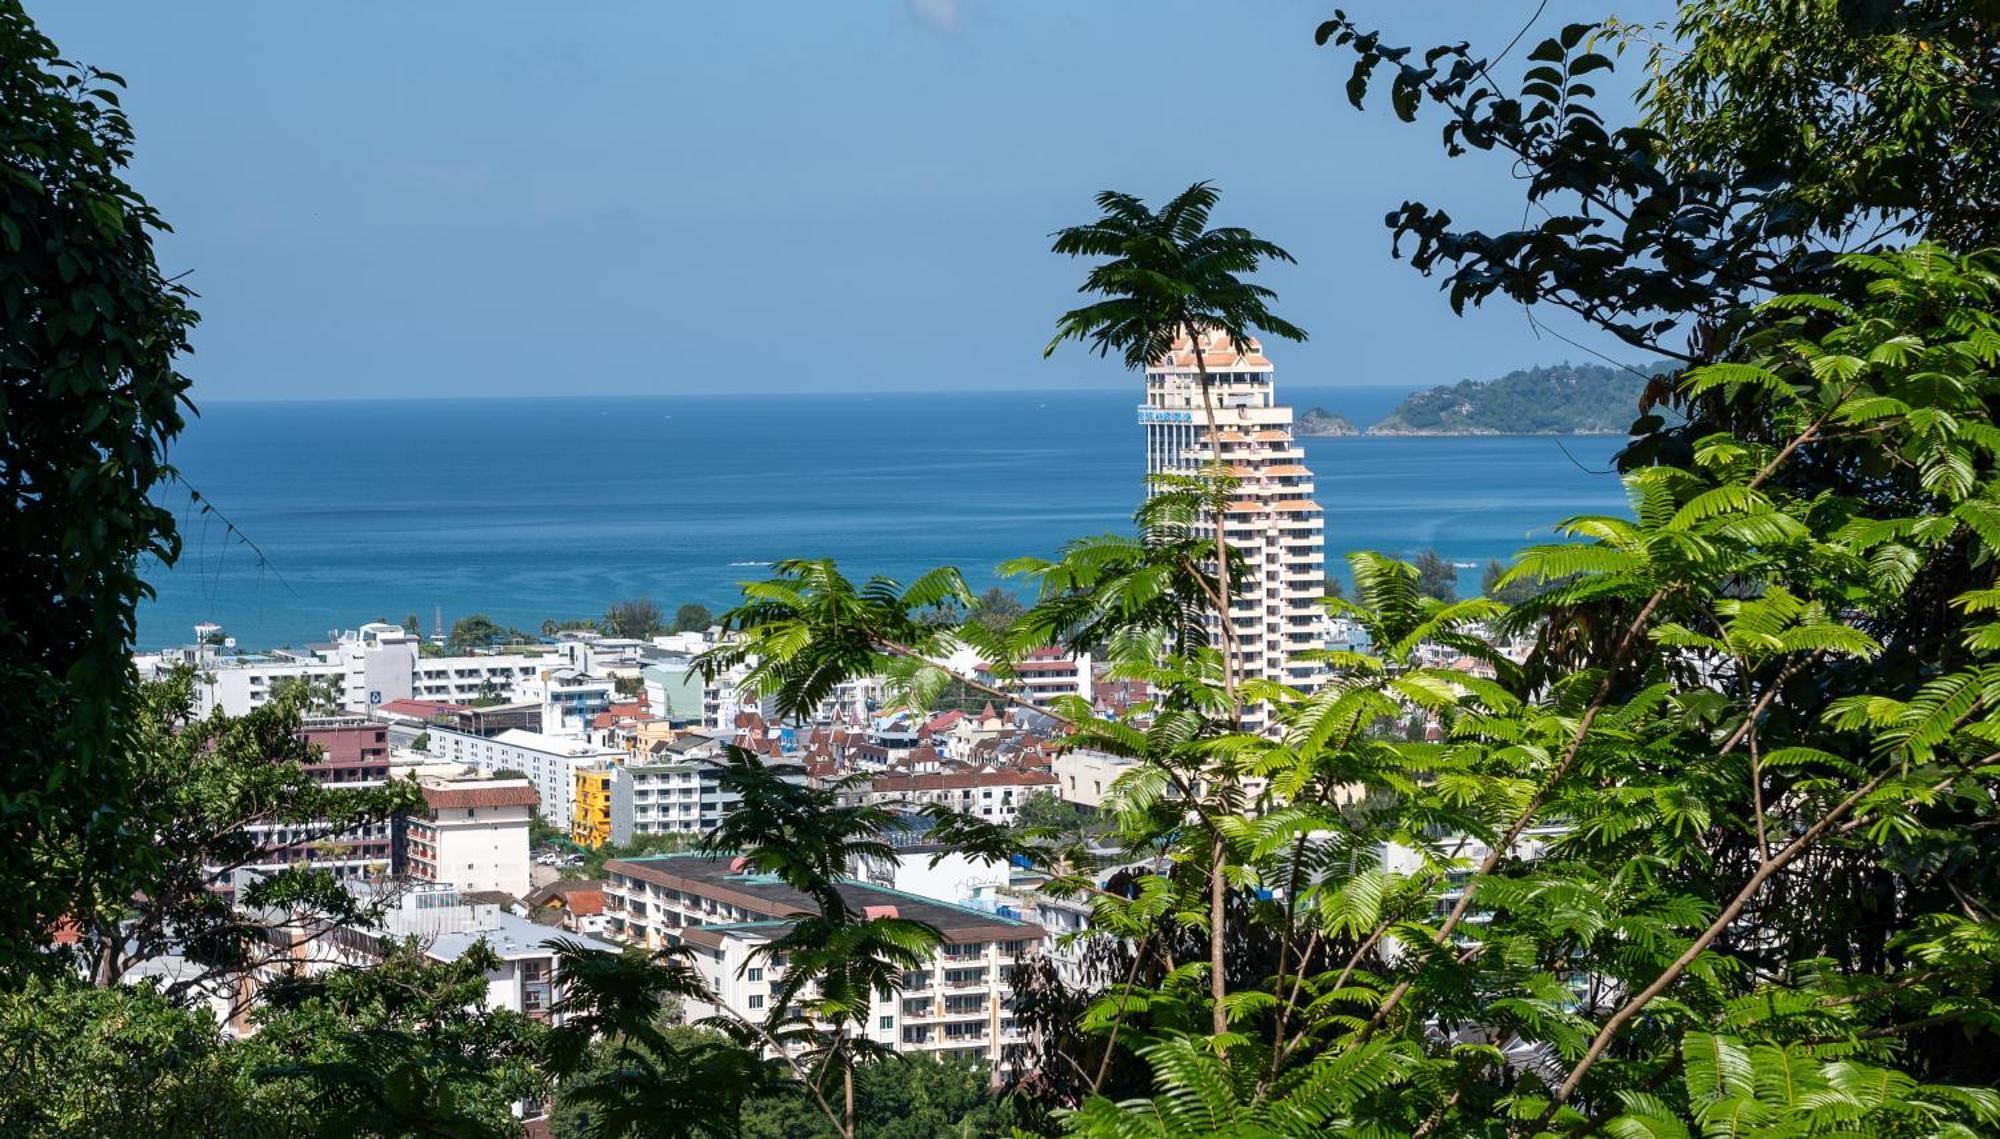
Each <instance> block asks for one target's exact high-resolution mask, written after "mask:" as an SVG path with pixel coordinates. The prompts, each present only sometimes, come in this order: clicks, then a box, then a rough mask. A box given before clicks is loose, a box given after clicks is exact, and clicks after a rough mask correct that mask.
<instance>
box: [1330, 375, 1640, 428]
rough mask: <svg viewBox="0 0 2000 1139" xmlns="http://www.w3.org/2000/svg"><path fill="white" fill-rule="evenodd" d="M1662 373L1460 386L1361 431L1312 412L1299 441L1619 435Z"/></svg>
mask: <svg viewBox="0 0 2000 1139" xmlns="http://www.w3.org/2000/svg"><path fill="white" fill-rule="evenodd" d="M1664 367H1665V366H1664V365H1650V366H1637V367H1623V366H1613V365H1608V364H1552V365H1548V366H1545V367H1539V368H1526V369H1522V370H1520V371H1514V372H1509V373H1507V374H1506V375H1504V376H1501V377H1499V378H1498V379H1493V380H1463V381H1461V382H1459V383H1457V384H1452V385H1449V386H1447V385H1442V384H1441V385H1439V386H1437V387H1434V388H1425V389H1424V390H1422V391H1417V392H1412V393H1410V395H1409V396H1408V397H1407V398H1405V399H1404V400H1403V402H1402V403H1400V404H1398V405H1397V406H1396V408H1395V410H1393V411H1391V412H1390V413H1389V414H1388V416H1387V417H1386V418H1384V419H1383V420H1382V421H1381V422H1379V423H1376V424H1374V425H1372V426H1370V427H1369V428H1367V429H1366V430H1365V431H1363V430H1360V429H1358V428H1356V427H1355V425H1354V424H1353V423H1352V422H1350V421H1349V420H1347V419H1346V418H1345V417H1344V416H1341V415H1339V414H1337V413H1335V412H1332V411H1329V410H1327V409H1326V408H1323V407H1314V408H1310V409H1308V410H1307V411H1305V412H1303V413H1302V414H1301V415H1300V417H1299V423H1298V428H1297V431H1298V434H1300V435H1311V436H1322V437H1323V436H1339V435H1361V434H1366V435H1374V436H1406V435H1624V434H1626V433H1627V432H1628V431H1630V430H1631V426H1632V421H1633V420H1635V419H1637V418H1639V396H1640V394H1641V393H1642V392H1643V391H1644V390H1645V387H1646V384H1647V383H1648V382H1650V381H1651V380H1652V378H1653V377H1654V376H1655V375H1656V374H1658V373H1659V372H1660V371H1662V370H1664Z"/></svg>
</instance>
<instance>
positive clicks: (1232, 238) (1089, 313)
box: [1043, 182, 1306, 701]
mask: <svg viewBox="0 0 2000 1139" xmlns="http://www.w3.org/2000/svg"><path fill="white" fill-rule="evenodd" d="M1220 197H1221V192H1220V191H1218V190H1217V189H1216V188H1215V187H1214V186H1213V185H1211V184H1210V183H1207V182H1197V183H1195V184H1194V185H1192V186H1189V187H1188V188H1187V189H1185V190H1183V191H1181V192H1180V194H1178V195H1176V196H1175V197H1174V198H1173V200H1171V201H1169V202H1168V203H1167V204H1166V205H1165V206H1163V207H1161V208H1160V210H1159V211H1158V212H1155V211H1153V210H1152V209H1150V208H1148V207H1147V205H1146V203H1145V202H1143V201H1141V200H1140V199H1138V198H1136V197H1134V196H1132V195H1131V194H1123V193H1119V192H1118V191H1116V190H1106V191H1104V192H1103V193H1101V194H1099V195H1097V207H1098V210H1099V216H1098V218H1097V220H1096V221H1093V222H1089V223H1087V224H1085V225H1079V226H1071V227H1069V228H1068V229H1064V230H1059V231H1058V232H1057V233H1056V235H1055V239H1056V240H1055V246H1054V250H1055V252H1057V253H1061V254H1065V255H1067V256H1070V257H1103V258H1108V259H1109V260H1106V261H1103V262H1101V263H1099V264H1097V265H1095V266H1092V268H1091V270H1090V273H1089V275H1088V276H1086V277H1085V278H1084V282H1083V285H1082V286H1081V287H1080V288H1079V289H1078V290H1077V291H1078V292H1082V293H1091V294H1096V295H1097V296H1099V297H1101V298H1103V299H1101V300H1098V301H1094V302H1092V303H1090V304H1087V305H1084V306H1082V307H1081V308H1075V309H1071V310H1070V311H1068V312H1066V313H1064V314H1063V315H1062V317H1061V319H1059V320H1058V321H1057V322H1056V335H1055V338H1054V339H1052V340H1050V341H1049V344H1048V347H1047V348H1046V349H1044V350H1043V355H1045V356H1046V355H1052V354H1054V352H1055V350H1056V349H1057V348H1059V347H1061V346H1062V344H1063V342H1064V341H1067V340H1075V341H1078V342H1080V343H1087V344H1088V345H1089V346H1090V349H1091V350H1092V351H1094V352H1096V353H1097V354H1098V355H1100V356H1108V355H1110V354H1112V353H1113V352H1116V353H1117V354H1118V355H1119V358H1120V359H1122V360H1123V361H1124V364H1125V366H1126V367H1127V368H1130V369H1132V370H1133V371H1139V372H1143V371H1144V370H1145V368H1146V366H1147V365H1149V364H1151V363H1153V362H1154V361H1156V360H1159V359H1161V358H1163V357H1165V356H1166V355H1167V354H1168V353H1169V352H1171V351H1172V350H1173V347H1174V342H1175V341H1176V340H1177V339H1179V338H1180V337H1182V336H1186V337H1187V338H1188V344H1189V346H1190V347H1191V348H1192V349H1193V354H1194V365H1195V372H1196V374H1197V375H1198V376H1199V377H1200V386H1201V406H1202V414H1203V416H1204V419H1205V421H1206V424H1207V426H1208V434H1209V439H1210V444H1211V449H1212V452H1213V453H1212V454H1211V456H1210V460H1211V462H1210V474H1211V478H1212V483H1213V484H1215V486H1216V488H1217V489H1218V490H1219V488H1220V485H1221V484H1222V482H1223V479H1222V473H1223V468H1222V442H1221V433H1220V430H1219V429H1218V427H1217V424H1216V421H1215V402H1214V400H1213V399H1211V398H1210V390H1209V389H1210V379H1209V374H1208V361H1207V355H1206V353H1205V352H1204V351H1203V350H1202V338H1203V336H1204V335H1214V336H1219V337H1223V338H1226V339H1227V340H1228V341H1229V344H1230V346H1231V347H1233V348H1234V349H1235V350H1236V351H1237V352H1239V353H1245V352H1248V351H1249V350H1250V335H1251V332H1252V331H1253V330H1254V331H1258V332H1262V333H1265V334H1266V335H1273V336H1281V337H1284V338H1285V339H1287V340H1304V339H1305V338H1306V333H1305V330H1304V329H1301V328H1299V327H1298V326H1297V325H1294V324H1292V323H1290V322H1289V321H1286V320H1283V319H1281V318H1280V317H1278V316H1277V315H1276V314H1275V313H1273V312H1272V311H1271V309H1270V303H1271V302H1272V301H1274V300H1276V299H1277V294H1276V293H1274V292H1272V291H1271V290H1270V289H1268V288H1265V287H1264V286H1262V285H1257V284H1252V283H1251V282H1249V281H1246V280H1244V279H1243V275H1244V274H1248V273H1254V272H1256V271H1257V268H1258V266H1260V265H1261V264H1263V263H1264V262H1265V261H1285V262H1290V261H1291V260H1292V255H1291V254H1289V253H1287V252H1285V251H1284V250H1283V249H1282V248H1280V247H1279V246H1277V245H1275V244H1273V243H1272V242H1269V241H1266V240H1264V239H1263V238H1261V237H1258V236H1257V235H1256V234H1254V233H1252V232H1250V231H1249V230H1247V229H1241V228H1238V227H1235V226H1223V227H1218V228H1216V229H1209V228H1208V218H1209V215H1210V213H1212V212H1213V211H1214V209H1215V203H1216V201H1217V200H1218V199H1219V198H1220ZM1213 521H1214V525H1215V549H1216V557H1215V567H1214V573H1215V584H1216V593H1217V596H1218V598H1219V604H1220V606H1221V611H1220V612H1219V613H1218V614H1217V620H1218V623H1219V626H1220V628H1221V630H1222V640H1223V646H1222V647H1223V649H1224V655H1225V657H1229V656H1231V655H1233V650H1232V644H1233V641H1234V639H1235V637H1234V631H1233V630H1232V629H1231V628H1230V625H1229V607H1228V599H1229V598H1230V596H1231V590H1230V584H1229V583H1230V572H1229V559H1228V558H1227V556H1226V555H1225V552H1224V551H1225V549H1226V540H1225V539H1224V537H1223V533H1222V517H1221V514H1220V511H1217V512H1216V517H1215V518H1214V520H1213ZM1223 682H1224V686H1225V688H1226V689H1227V690H1228V691H1229V693H1230V698H1231V700H1232V701H1233V700H1234V699H1235V665H1234V662H1233V661H1231V662H1230V666H1229V667H1228V668H1226V669H1225V670H1224V673H1223Z"/></svg>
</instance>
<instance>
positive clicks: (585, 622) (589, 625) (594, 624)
mask: <svg viewBox="0 0 2000 1139" xmlns="http://www.w3.org/2000/svg"><path fill="white" fill-rule="evenodd" d="M541 631H542V636H544V637H559V636H562V635H563V634H564V633H569V632H589V633H601V632H603V631H604V622H603V621H602V620H601V619H600V618H596V617H572V618H570V619H569V620H566V621H558V620H556V619H555V618H553V617H550V618H545V619H544V620H543V621H542V624H541Z"/></svg>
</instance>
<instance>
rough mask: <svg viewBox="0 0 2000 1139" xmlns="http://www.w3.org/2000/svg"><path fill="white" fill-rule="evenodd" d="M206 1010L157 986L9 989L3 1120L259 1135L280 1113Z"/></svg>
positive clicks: (58, 1129)
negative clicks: (273, 1111)
mask: <svg viewBox="0 0 2000 1139" xmlns="http://www.w3.org/2000/svg"><path fill="white" fill-rule="evenodd" d="M240 1050H241V1046H240V1045H230V1044H226V1043H225V1042H224V1040H223V1038H222V1037H221V1035H220V1034H219V1033H217V1032H216V1030H215V1022H214V1020H213V1019H212V1018H211V1017H210V1016H209V1015H208V1012H207V1011H206V1010H194V1009H189V1008H187V1007H185V1006H184V1005H182V1004H180V1003H179V1002H177V1001H175V1000H173V999H172V998H170V997H168V996H166V995H165V994H163V993H160V992H158V991H157V990H155V989H152V988H150V987H147V986H118V987H113V988H93V987H91V986H88V985H84V984H80V983H78V982H77V981H76V980H74V979H70V978H47V979H30V980H28V981H27V982H26V983H25V984H24V985H23V986H22V987H21V988H18V989H16V988H12V987H7V988H0V1053H4V1054H5V1055H6V1057H7V1060H6V1071H7V1078H6V1079H4V1080H0V1119H3V1120H5V1121H6V1127H7V1130H8V1131H9V1133H12V1134H17V1135H35V1136H44V1137H47V1139H71V1137H74V1139H94V1137H96V1136H102V1135H202V1134H205V1135H247V1134H254V1133H256V1132H257V1130H258V1128H259V1127H260V1126H261V1125H262V1123H263V1122H264V1119H265V1117H266V1115H267V1111H268V1109H267V1108H266V1106H265V1105H264V1104H262V1103H260V1097H259V1093H258V1089H257V1088H256V1086H255V1084H254V1083H253V1082H252V1081H250V1080H249V1079H247V1078H246V1076H245V1073H244V1072H243V1070H242V1065H241V1064H240V1063H238V1062H237V1057H236V1055H235V1053H236V1052H238V1051H240Z"/></svg>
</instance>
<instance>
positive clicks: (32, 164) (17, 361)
mask: <svg viewBox="0 0 2000 1139" xmlns="http://www.w3.org/2000/svg"><path fill="white" fill-rule="evenodd" d="M123 86H124V80H122V79H120V78H119V77H118V76H116V75H113V74H110V73H108V72H102V71H98V70H97V69H95V68H91V67H87V66H84V65H81V64H77V63H72V62H69V61H67V60H64V59H61V58H60V57H59V56H58V55H57V53H56V48H55V45H54V44H52V43H50V42H49V41H48V40H47V39H46V38H44V37H43V36H42V35H41V34H40V33H39V32H37V31H36V30H35V27H34V25H33V23H31V22H30V21H29V19H28V17H27V15H26V13H25V12H23V11H22V8H21V5H20V4H19V3H18V2H14V0H9V2H6V3H0V408H4V411H0V486H4V491H0V494H4V496H5V497H4V499H0V540H4V544H5V548H6V550H7V551H8V567H7V586H6V588H5V589H0V692H4V693H5V696H4V697H0V700H4V701H5V703H4V704H0V708H4V711H5V718H6V722H7V725H8V734H9V738H10V741H11V742H10V744H9V751H8V760H7V762H6V763H5V764H0V816H4V818H5V819H6V822H5V824H4V829H5V833H6V834H7V836H8V837H7V841H6V842H4V843H0V879H4V880H5V881H6V882H7V883H8V888H7V890H6V891H5V892H4V897H0V969H11V968H16V967H20V966H23V965H36V964H44V965H46V964H49V961H48V959H47V958H45V957H43V956H41V955H40V954H39V953H38V952H37V951H38V949H39V947H40V945H41V943H42V941H43V940H44V935H45V931H46V930H47V929H48V928H49V927H50V925H51V924H52V923H53V922H55V921H56V920H57V919H58V918H60V917H61V916H62V915H64V914H65V913H67V912H68V911H69V910H70V909H71V908H72V906H73V905H74V904H75V903H76V900H77V898H76V894H75V893H74V890H73V887H74V885H75V870H76V868H77V867H79V866H82V865H85V864H90V863H106V864H109V862H110V861H111V860H112V859H113V858H114V857H116V855H114V854H113V853H112V848H114V847H117V846H118V845H119V844H120V841H121V836H120V834H119V827H120V816H121V814H122V812H123V811H124V809H125V808H126V807H127V805H128V803H129V798H130V795H131V791H130V788H129V785H128V781H127V780H126V778H125V774H124V772H123V771H122V769H121V766H120V762H119V753H120V745H121V742H122V740H121V737H122V734H123V732H124V730H125V719H126V715H127V712H128V710H129V706H130V700H131V697H132V683H133V680H134V677H133V673H132V664H131V658H130V653H131V648H132V637H133V631H134V621H135V619H136V614H137V608H138V604H139V601H140V599H141V598H142V597H144V596H146V595H147V594H148V592H149V591H148V589H147V587H146V585H145V584H144V582H142V581H141V579H140V577H139V572H138V564H139V560H140V559H141V558H153V559H157V560H158V561H159V562H161V563H163V564H172V562H173V561H174V559H175V557H176V556H177V555H178V554H179V552H180V539H179V537H178V535H177V534H176V532H175V527H174V516H173V513H172V512H171V511H170V510H169V509H167V508H166V507H165V506H163V505H161V504H160V501H159V495H160V494H161V492H163V491H164V490H165V488H166V486H167V484H169V483H171V482H172V481H174V480H175V478H176V477H177V476H176V475H175V472H174V469H173V468H172V467H171V466H169V465H168V463H167V458H166V449H167V446H168V444H169V443H170V442H172V440H173V439H174V438H175V437H176V436H177V435H179V434H180V431H181V428H182V426H183V425H184V423H185V420H184V418H183V411H184V409H185V408H186V407H187V406H188V405H187V403H186V392H187V388H188V381H187V379H186V377H184V376H182V375H181V374H180V373H179V372H178V371H176V361H177V360H178V358H179V357H180V356H181V355H182V354H184V353H185V352H186V351H187V350H188V334H189V331H190V329H191V328H192V327H193V325H194V323H195V319H196V318H195V314H194V312H193V311H192V310H191V309H189V307H188V304H187V302H188V300H189V298H190V296H191V294H190V293H189V292H188V291H187V290H186V289H185V288H183V287H181V286H180V285H178V284H175V283H173V282H170V281H169V280H167V279H166V278H165V277H164V276H162V274H161V272H160V270H159V267H158V265H157V264H156V262H155V260H154V253H153V235H154V234H155V233H159V232H164V231H165V230H166V229H167V226H166V223H165V222H164V221H162V220H161V218H160V216H159V214H158V213H157V212H156V211H155V210H154V209H153V208H152V207H151V206H150V205H148V204H147V203H146V201H145V199H144V198H142V197H140V196H139V194H138V192H137V191H136V190H134V189H133V188H132V187H131V186H130V185H129V184H127V183H126V181H125V179H124V174H123V172H124V170H125V168H126V166H127V165H128V164H129V163H130V162H131V159H132V129H131V124H130V123H129V122H128V121H127V120H126V118H125V113H124V112H123V111H122V110H121V109H120V105H119V94H118V92H119V91H120V89H122V88H123ZM199 501H200V500H199V497H198V496H197V498H196V502H197V503H199ZM201 509H202V510H203V511H204V512H205V511H206V510H207V506H206V504H205V503H204V504H201ZM137 855H138V856H137V857H136V858H135V860H134V861H132V862H129V863H125V864H123V865H122V870H123V872H124V873H126V874H127V875H129V879H128V880H129V882H130V883H131V884H133V885H134V886H135V887H136V885H137V884H138V883H140V882H143V881H144V880H145V878H146V876H147V874H148V873H149V872H150V869H151V866H150V863H151V858H150V857H148V856H147V855H146V854H145V853H144V852H137Z"/></svg>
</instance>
